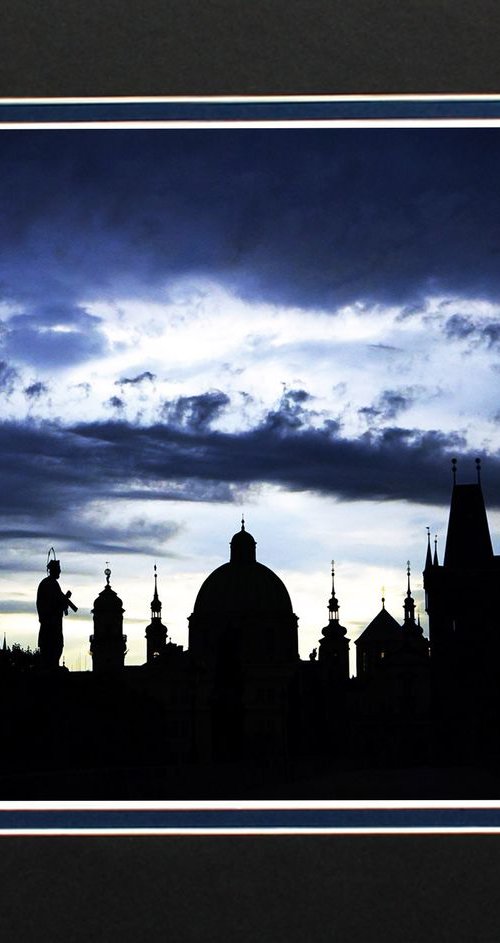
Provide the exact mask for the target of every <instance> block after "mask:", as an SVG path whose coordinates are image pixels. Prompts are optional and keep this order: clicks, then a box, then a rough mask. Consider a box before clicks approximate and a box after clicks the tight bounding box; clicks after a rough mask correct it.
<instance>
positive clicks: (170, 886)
mask: <svg viewBox="0 0 500 943" xmlns="http://www.w3.org/2000/svg"><path fill="white" fill-rule="evenodd" d="M499 866H500V844H499V841H498V838H497V837H496V836H484V837H481V838H478V837H476V838H474V837H457V836H448V837H446V838H443V837H442V836H440V837H438V836H434V837H433V836H420V837H419V836H417V837H415V836H407V837H388V836H379V837H367V836H361V835H359V836H354V837H345V836H344V837H338V836H337V837H336V836H315V837H314V836H307V837H306V836H302V837H295V836H285V837H279V838H277V837H270V836H265V837H259V838H257V837H237V838H234V837H218V838H215V837H211V838H208V837H196V838H191V837H184V838H177V837H174V836H170V837H155V838H131V837H116V838H93V837H89V838H86V839H83V838H78V839H77V838H38V839H33V838H32V839H29V838H16V839H12V838H0V887H1V889H2V904H1V907H0V937H1V938H2V939H4V940H9V941H10V940H16V941H18V940H19V941H21V940H22V941H23V943H35V941H37V943H38V941H40V940H47V941H49V940H50V943H88V941H90V940H92V941H93V943H110V941H115V940H116V941H120V943H122V941H126V943H129V941H130V943H132V941H133V943H143V941H144V943H157V941H158V943H159V941H172V943H202V941H203V943H337V941H338V943H344V941H345V943H448V941H449V943H478V941H480V943H498V939H499V926H500V902H499V898H498V873H499Z"/></svg>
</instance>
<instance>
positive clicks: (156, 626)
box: [146, 565, 167, 665]
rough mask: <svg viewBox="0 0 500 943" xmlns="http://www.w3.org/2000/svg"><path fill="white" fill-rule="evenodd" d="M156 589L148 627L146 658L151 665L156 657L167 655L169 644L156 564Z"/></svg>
mask: <svg viewBox="0 0 500 943" xmlns="http://www.w3.org/2000/svg"><path fill="white" fill-rule="evenodd" d="M154 577H155V589H154V595H153V599H152V602H151V622H150V623H149V625H148V626H147V627H146V640H147V641H146V660H147V664H148V665H151V664H152V663H153V662H154V660H155V659H156V658H161V657H163V656H164V655H165V649H166V645H167V627H166V626H165V625H163V622H162V621H161V602H160V599H159V598H158V582H157V573H156V565H155V568H154Z"/></svg>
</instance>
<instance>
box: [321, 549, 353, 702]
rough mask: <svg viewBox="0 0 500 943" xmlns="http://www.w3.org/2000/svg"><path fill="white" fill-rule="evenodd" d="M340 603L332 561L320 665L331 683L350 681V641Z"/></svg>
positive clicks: (322, 632)
mask: <svg viewBox="0 0 500 943" xmlns="http://www.w3.org/2000/svg"><path fill="white" fill-rule="evenodd" d="M339 608H340V606H339V601H338V599H337V597H336V595H335V564H334V561H333V560H332V594H331V596H330V599H329V600H328V624H327V625H325V627H324V629H322V630H321V634H322V636H323V638H322V639H321V641H320V643H319V663H320V665H321V666H322V667H323V668H325V669H326V670H327V672H328V680H329V681H331V682H334V683H335V682H342V683H343V682H346V681H348V680H349V639H348V638H346V635H347V630H346V629H345V628H344V626H343V625H341V624H340V621H339Z"/></svg>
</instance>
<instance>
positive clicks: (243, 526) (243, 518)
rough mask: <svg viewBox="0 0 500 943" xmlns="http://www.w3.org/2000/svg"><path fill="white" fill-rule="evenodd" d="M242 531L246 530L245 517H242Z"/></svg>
mask: <svg viewBox="0 0 500 943" xmlns="http://www.w3.org/2000/svg"><path fill="white" fill-rule="evenodd" d="M241 529H242V530H245V515H244V514H242V515H241Z"/></svg>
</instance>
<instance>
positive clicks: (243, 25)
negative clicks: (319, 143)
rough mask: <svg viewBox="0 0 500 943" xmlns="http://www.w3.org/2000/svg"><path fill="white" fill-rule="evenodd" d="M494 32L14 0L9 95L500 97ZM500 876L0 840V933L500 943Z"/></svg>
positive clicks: (287, 7)
mask: <svg viewBox="0 0 500 943" xmlns="http://www.w3.org/2000/svg"><path fill="white" fill-rule="evenodd" d="M499 28H500V5H499V4H498V3H497V2H496V0H475V2H468V3H461V4H460V3H457V0H400V2H395V0H394V2H391V3H384V2H382V0H350V2H348V0H331V2H324V0H268V2H266V0H239V2H230V0H205V2H201V0H200V2H198V0H170V2H160V0H143V2H140V3H139V2H134V3H131V2H129V3H127V4H125V5H124V3H123V2H118V0H111V2H110V0H108V2H103V0H86V2H83V0H79V2H73V3H71V2H69V3H68V0H43V2H40V0H33V2H30V0H7V2H4V4H3V5H2V11H1V12H0V96H2V97H4V98H5V97H18V96H19V97H52V96H53V97H61V96H116V95H136V96H151V95H160V96H165V95H203V94H205V95H256V94H258V95H264V94H341V93H343V94H345V93H384V92H386V93H416V92H421V93H422V92H441V93H445V92H448V93H462V92H476V93H480V92H496V91H499V90H500V57H499V56H498V42H497V39H496V37H497V35H498V34H499ZM499 872H500V839H499V838H498V837H497V836H405V837H389V836H378V837H367V836H359V835H358V836H355V837H338V836H322V837H320V836H314V837H313V836H301V837H280V838H273V837H269V836H267V837H263V838H242V837H239V838H214V837H212V838H203V837H198V838H189V837H184V838H174V837H167V838H163V837H156V838H131V837H123V838H69V837H68V838H67V837H65V838H15V839H14V838H6V837H3V838H2V837H0V889H1V899H2V903H1V905H0V935H1V936H2V938H3V939H9V940H12V939H16V940H23V943H31V941H35V940H36V941H39V940H49V939H50V940H51V941H52V943H58V941H64V943H77V941H87V940H89V939H93V940H95V941H96V943H100V941H103V943H104V941H106V943H109V941H114V940H119V941H123V940H125V941H129V940H130V941H138V940H145V941H148V943H155V941H156V940H158V941H159V940H172V941H175V943H191V941H193V943H195V941H196V943H199V941H214V943H215V941H217V943H218V941H220V940H228V941H229V940H230V941H231V943H240V941H245V943H247V941H248V943H250V941H252V943H254V941H259V943H282V941H283V943H299V941H301V943H302V941H305V940H311V941H314V943H323V941H325V943H326V941H328V943H331V941H342V943H343V941H350V943H351V941H352V943H355V941H359V943H371V941H377V943H378V941H380V943H382V941H397V943H402V941H405V943H412V941H426V943H432V941H438V940H439V941H440V943H443V941H448V940H449V941H453V943H460V941H464V943H465V941H466V943H476V941H478V943H494V941H497V940H498V938H499V926H500V900H499V896H498V893H497V884H498V879H497V875H498V873H499ZM2 931H3V932H2Z"/></svg>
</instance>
